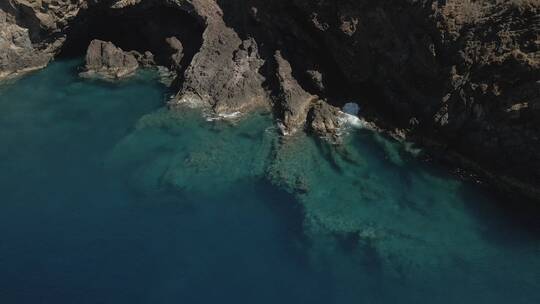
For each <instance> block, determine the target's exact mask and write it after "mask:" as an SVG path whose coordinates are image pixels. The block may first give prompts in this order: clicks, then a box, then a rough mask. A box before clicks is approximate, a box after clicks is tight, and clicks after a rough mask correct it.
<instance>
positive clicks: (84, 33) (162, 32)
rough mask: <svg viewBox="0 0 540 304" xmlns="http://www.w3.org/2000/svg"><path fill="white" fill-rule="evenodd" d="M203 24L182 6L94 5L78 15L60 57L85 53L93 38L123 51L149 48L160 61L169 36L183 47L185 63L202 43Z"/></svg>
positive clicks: (185, 64)
mask: <svg viewBox="0 0 540 304" xmlns="http://www.w3.org/2000/svg"><path fill="white" fill-rule="evenodd" d="M203 31H204V26H203V24H202V22H201V20H199V19H198V18H196V17H195V16H193V15H190V14H189V13H188V12H187V11H184V10H182V9H180V8H175V7H167V6H163V5H162V6H159V5H153V6H141V5H137V6H133V7H128V8H121V9H110V8H106V7H101V6H95V7H92V8H90V9H88V10H87V11H84V12H82V13H80V14H79V16H77V17H76V20H75V21H74V22H73V25H72V26H71V27H70V29H69V31H68V33H67V36H66V41H65V43H64V46H63V48H62V50H61V52H60V57H80V56H84V54H85V53H86V49H87V47H88V45H89V44H90V42H91V41H92V40H93V39H100V40H104V41H110V42H112V43H113V44H115V45H116V46H118V47H120V48H122V49H123V50H124V51H138V52H140V53H144V52H146V51H150V52H151V53H152V54H153V55H154V58H155V61H156V63H157V64H162V63H163V62H165V61H166V60H167V56H168V54H167V48H166V39H167V38H169V37H176V38H177V39H178V40H179V41H180V42H181V43H182V47H183V53H184V54H183V55H184V56H183V59H182V62H183V64H182V65H183V66H184V67H185V66H187V65H188V64H189V62H190V61H191V58H192V57H193V56H194V55H195V53H196V52H197V51H198V50H199V49H200V47H201V45H202V33H203Z"/></svg>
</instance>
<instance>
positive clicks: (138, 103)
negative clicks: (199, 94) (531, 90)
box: [0, 61, 540, 303]
mask: <svg viewBox="0 0 540 304" xmlns="http://www.w3.org/2000/svg"><path fill="white" fill-rule="evenodd" d="M78 64H79V63H78V62H76V61H66V62H57V63H54V64H53V65H51V66H50V67H49V68H47V69H45V70H44V71H41V72H39V73H36V74H32V75H30V76H27V77H25V78H24V79H21V80H19V81H18V82H16V83H14V84H8V85H3V86H0V147H1V149H0V194H1V197H0V302H1V303H540V229H539V227H538V216H536V215H535V214H531V213H526V212H525V211H522V210H519V208H517V209H516V208H512V209H510V208H502V207H501V206H500V205H501V204H500V202H497V201H495V199H494V198H492V197H489V196H487V195H485V194H483V193H482V192H480V189H478V188H476V187H474V186H471V185H467V184H464V183H462V182H460V181H458V180H455V179H453V178H452V177H450V176H448V175H446V174H444V172H440V171H439V170H438V169H433V168H430V167H427V166H426V165H424V164H421V163H418V162H416V161H414V160H413V159H412V158H411V157H410V156H409V155H408V154H407V153H405V152H404V150H405V149H404V148H403V147H402V146H400V145H399V144H396V143H393V142H391V141H388V140H386V139H384V138H382V137H380V136H378V135H375V134H373V133H370V132H367V131H351V134H349V136H348V137H347V138H346V139H345V144H344V145H343V146H341V147H333V146H330V145H328V144H326V143H324V142H321V141H318V140H315V139H313V138H310V137H305V136H298V137H295V138H292V139H289V140H287V141H283V140H280V139H279V138H278V136H277V135H276V132H275V129H274V127H273V125H272V120H271V118H270V117H269V116H268V115H264V114H254V115H251V116H249V117H246V118H244V119H243V120H241V121H239V122H236V123H227V122H220V121H214V122H209V121H207V120H206V119H204V117H202V116H201V113H199V112H197V111H195V110H187V109H185V110H182V111H177V112H170V111H166V110H163V109H161V105H162V104H163V102H164V100H165V98H166V95H167V92H166V90H165V89H164V88H163V87H161V86H160V85H159V84H158V82H157V81H156V79H154V77H153V75H151V74H143V75H139V76H138V77H137V78H136V79H133V80H130V81H125V82H122V83H118V84H111V83H106V82H100V81H88V80H82V79H79V78H78V77H77V76H76V67H77V65H78ZM502 203H503V204H502V205H507V206H510V205H516V204H518V203H519V202H502Z"/></svg>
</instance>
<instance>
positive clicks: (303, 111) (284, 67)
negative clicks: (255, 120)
mask: <svg viewBox="0 0 540 304" xmlns="http://www.w3.org/2000/svg"><path fill="white" fill-rule="evenodd" d="M274 58H275V60H276V62H277V66H278V68H277V78H278V81H279V85H280V90H279V98H277V101H278V102H279V103H280V104H279V107H278V109H279V112H278V117H279V119H280V120H281V125H280V127H281V131H282V133H283V134H292V133H295V132H296V131H297V130H298V129H301V128H302V127H303V126H304V123H305V122H306V119H307V114H308V111H309V109H310V106H311V104H312V103H313V102H314V101H315V100H317V96H314V95H311V94H309V93H308V92H306V91H304V89H303V88H302V87H301V86H300V84H298V82H297V81H296V79H295V78H294V77H293V76H292V67H291V64H290V63H289V62H288V61H287V60H285V59H284V58H283V57H282V55H281V52H279V51H278V52H276V54H275V56H274Z"/></svg>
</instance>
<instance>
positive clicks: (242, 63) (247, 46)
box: [174, 0, 268, 114]
mask: <svg viewBox="0 0 540 304" xmlns="http://www.w3.org/2000/svg"><path fill="white" fill-rule="evenodd" d="M192 3H193V7H194V10H195V12H197V14H198V15H199V16H201V17H202V19H203V20H204V23H205V26H206V29H205V31H204V33H203V42H202V46H201V48H200V50H199V52H198V53H197V54H196V55H195V57H193V60H192V62H191V64H190V65H189V67H188V68H187V70H186V72H185V74H184V83H183V85H182V88H181V90H180V92H179V93H178V95H177V97H176V99H175V101H174V102H177V103H185V102H188V103H191V104H198V105H202V106H209V107H211V108H212V109H213V110H214V111H215V112H216V113H218V114H227V113H234V112H238V111H249V110H251V109H254V108H256V107H260V106H266V105H268V98H267V94H266V92H265V90H264V89H263V85H262V83H263V82H264V80H265V79H264V77H263V76H262V75H261V74H260V73H259V69H260V68H261V67H262V65H263V64H264V61H263V60H261V58H260V57H259V53H258V46H257V42H255V40H253V39H246V40H244V41H242V39H240V37H239V36H238V34H237V33H236V32H235V31H234V30H233V29H232V28H230V27H228V26H227V25H226V24H225V21H224V20H223V11H222V10H221V8H220V7H219V5H217V3H215V2H214V1H204V0H194V1H192Z"/></svg>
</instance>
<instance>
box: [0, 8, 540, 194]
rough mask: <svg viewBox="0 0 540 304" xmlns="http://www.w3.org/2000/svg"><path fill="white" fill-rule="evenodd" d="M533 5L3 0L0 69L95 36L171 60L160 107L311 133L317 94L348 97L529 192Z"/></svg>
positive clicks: (538, 42)
mask: <svg viewBox="0 0 540 304" xmlns="http://www.w3.org/2000/svg"><path fill="white" fill-rule="evenodd" d="M539 15H540V3H539V2H538V0H519V1H518V0H515V1H498V0H497V1H495V0H478V1H468V0H446V1H436V0H422V1H418V0H404V1H390V0H339V1H336V0H318V1H313V0H274V1H267V0H236V1H224V0H115V1H112V0H110V1H109V0H91V1H90V0H40V1H27V0H5V1H0V78H4V77H8V76H9V75H13V74H17V73H20V72H24V71H27V70H31V69H36V68H40V67H42V66H44V65H46V64H47V62H49V60H51V59H52V58H54V57H55V56H57V55H58V54H59V53H60V51H61V50H63V49H65V48H72V49H76V48H75V47H73V46H76V45H78V44H81V43H86V44H85V45H84V47H86V46H87V45H88V43H89V42H90V40H91V39H94V38H100V39H102V40H106V41H111V42H113V43H114V44H116V45H117V46H119V47H121V48H122V49H124V50H127V51H138V53H131V54H133V56H135V59H137V60H138V61H139V62H140V64H141V65H143V63H142V62H143V58H145V60H146V63H145V64H144V65H152V64H153V62H155V63H156V64H158V65H164V66H167V67H168V68H170V69H172V70H175V73H176V75H178V77H177V81H175V82H173V83H174V85H175V86H176V87H175V88H176V89H178V93H177V94H176V97H175V98H174V99H173V101H172V104H179V103H185V102H189V103H192V104H196V105H198V106H203V107H205V108H208V109H209V110H211V111H214V112H215V113H217V114H228V113H234V112H238V111H241V112H246V111H251V110H253V109H256V108H260V107H270V106H271V107H273V112H274V113H275V114H276V117H277V118H278V119H279V120H280V121H281V123H282V124H283V128H282V130H283V133H286V134H291V133H294V132H295V131H298V130H301V129H303V128H304V126H306V125H307V127H308V129H311V130H312V131H314V132H315V133H317V134H321V135H322V134H323V133H328V132H330V133H332V132H333V131H332V130H334V126H335V124H334V119H333V118H332V116H333V115H335V113H336V108H333V107H330V106H328V105H327V104H326V103H324V102H323V101H321V100H329V101H330V102H331V103H332V104H333V105H334V106H337V107H339V106H342V105H343V104H344V103H345V102H346V101H350V100H354V101H361V103H362V108H363V109H365V111H364V113H367V114H369V113H371V114H370V115H371V116H372V117H371V118H372V119H376V120H378V121H379V122H381V124H382V125H384V126H386V127H388V128H397V129H399V130H400V132H401V133H402V134H405V135H406V136H407V137H408V138H409V139H411V140H414V141H416V142H419V143H422V144H423V145H424V146H426V147H428V148H431V150H432V151H435V152H436V151H439V152H440V153H435V154H434V155H440V156H441V157H442V158H449V161H450V162H452V163H457V164H458V165H465V166H467V167H468V168H472V169H474V170H475V171H477V172H478V173H480V174H482V175H483V176H487V177H489V178H490V180H491V181H493V182H494V183H496V184H497V185H503V186H506V187H508V189H509V190H510V191H519V192H522V193H526V194H528V195H529V196H531V197H536V198H540V190H538V189H540V153H538V151H539V150H540V18H539V17H538V16H539ZM130 16H131V17H130ZM133 16H135V17H136V18H135V17H133ZM157 16H159V17H160V18H156V17H157ZM145 18H146V19H145ZM97 19H99V22H97V21H96V20H97ZM92 20H93V21H92ZM141 20H143V21H141ZM85 24H86V25H88V26H85ZM190 25H193V26H192V27H190ZM75 29H77V30H78V31H77V30H75ZM109 32H110V33H109ZM93 35H94V36H97V37H92V36H93ZM102 36H103V37H102ZM73 37H75V38H76V39H74V38H73ZM77 39H79V40H81V41H74V40H77ZM85 39H86V40H85ZM145 51H151V53H152V54H154V55H155V58H153V59H152V60H150V59H149V58H150V56H144V55H141V54H144V53H145ZM137 54H138V55H137ZM137 60H136V61H137ZM128 61H133V60H132V59H129V60H128ZM306 122H307V124H306ZM451 155H457V157H449V156H451Z"/></svg>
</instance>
